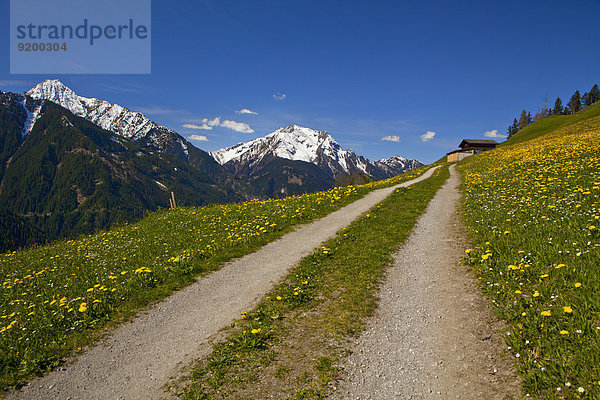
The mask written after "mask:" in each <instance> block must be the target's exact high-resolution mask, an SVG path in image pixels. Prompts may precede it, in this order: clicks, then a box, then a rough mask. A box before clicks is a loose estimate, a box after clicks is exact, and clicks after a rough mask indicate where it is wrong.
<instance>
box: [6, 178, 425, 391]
mask: <svg viewBox="0 0 600 400" xmlns="http://www.w3.org/2000/svg"><path fill="white" fill-rule="evenodd" d="M436 168H437V167H436ZM433 170H435V168H431V169H429V171H427V172H426V173H425V174H423V175H422V176H421V177H419V178H417V179H414V180H412V181H409V182H405V183H403V184H400V185H398V186H395V187H391V188H387V189H380V190H377V191H373V192H371V193H369V194H367V195H366V196H365V197H364V198H362V199H359V200H357V201H355V202H354V203H352V204H349V205H348V206H346V207H344V208H342V209H340V210H338V211H336V212H334V213H332V214H330V215H328V216H326V217H324V218H322V219H320V220H317V221H314V222H312V223H310V224H307V225H305V226H302V227H299V228H297V229H296V230H295V231H293V232H291V233H289V234H286V235H284V236H283V237H281V238H280V239H278V240H276V241H274V242H272V243H269V244H267V245H265V246H264V247H263V248H262V249H260V250H259V251H257V252H255V253H252V254H249V255H247V256H244V257H242V258H240V259H238V260H234V261H232V262H230V263H228V264H226V265H225V266H224V267H223V268H221V269H220V270H218V271H215V272H213V273H212V274H210V275H208V276H206V277H204V278H202V279H199V280H198V281H197V282H196V283H194V284H192V285H190V286H188V287H186V288H184V289H183V290H181V291H178V292H176V293H174V294H173V295H171V296H170V297H168V298H167V299H165V300H164V301H162V302H160V303H157V304H156V305H154V306H152V307H150V308H149V309H148V310H146V311H144V312H142V313H140V315H138V316H137V317H136V318H134V319H133V320H132V321H131V322H127V323H124V324H123V325H121V326H119V327H118V328H117V329H115V330H114V331H113V332H112V333H111V334H110V335H109V336H108V337H107V338H106V339H104V340H103V341H102V342H101V343H99V344H98V345H96V346H94V347H92V348H89V349H86V350H85V351H84V352H82V353H81V354H79V355H78V356H77V357H76V359H74V360H73V361H72V362H71V363H69V364H68V365H67V366H65V367H64V368H60V369H58V370H56V371H53V372H51V373H50V374H48V375H47V376H45V377H43V378H40V379H36V380H34V381H32V382H31V383H30V384H29V385H27V386H25V387H23V388H22V389H21V390H19V391H16V392H12V393H9V394H8V395H7V397H6V398H7V399H14V398H19V399H86V400H94V399H102V400H108V399H126V400H134V399H144V400H146V399H156V398H160V397H161V396H162V395H163V391H162V386H163V385H164V384H165V383H167V382H168V380H169V378H170V377H172V376H174V375H176V374H177V373H178V370H179V368H180V367H181V366H185V365H187V364H188V363H189V362H190V361H191V360H193V359H197V358H200V357H202V356H205V355H207V354H209V353H210V351H211V349H212V346H211V345H210V344H209V343H208V340H209V339H210V338H211V337H213V336H214V335H215V334H217V333H218V331H219V330H220V329H221V328H223V327H225V326H228V325H229V324H231V323H232V322H233V321H234V320H235V319H237V318H239V316H240V314H241V313H242V312H243V311H246V310H249V309H251V308H253V307H254V306H255V305H256V304H257V302H258V301H259V299H261V298H262V297H263V296H264V295H265V294H266V293H267V292H268V291H269V290H270V289H271V288H272V287H273V285H274V284H275V283H276V282H277V281H279V280H280V279H281V278H283V277H284V276H285V275H286V273H287V272H288V271H289V270H290V269H291V268H292V267H294V266H295V265H296V264H297V263H298V262H299V261H300V259H302V258H303V257H305V256H307V255H309V254H310V253H311V252H312V251H313V250H314V249H315V248H316V247H318V246H319V245H321V243H323V242H325V241H326V240H328V239H330V238H331V237H333V236H334V235H335V233H336V232H337V231H338V230H340V229H342V228H343V227H345V226H347V225H349V224H350V223H351V222H352V221H353V220H355V219H356V218H357V217H359V216H360V215H361V214H362V213H364V212H366V211H368V210H369V209H370V208H372V207H373V206H375V205H376V204H377V203H379V202H381V201H382V200H383V199H385V198H386V197H387V196H388V195H389V194H390V193H392V192H393V191H394V189H395V188H396V187H406V186H409V185H412V184H414V183H416V182H419V181H421V180H424V179H427V178H428V177H430V176H431V174H432V173H433Z"/></svg>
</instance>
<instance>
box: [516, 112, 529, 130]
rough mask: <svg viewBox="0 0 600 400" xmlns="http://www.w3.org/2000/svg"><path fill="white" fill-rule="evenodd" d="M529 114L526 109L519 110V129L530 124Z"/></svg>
mask: <svg viewBox="0 0 600 400" xmlns="http://www.w3.org/2000/svg"><path fill="white" fill-rule="evenodd" d="M530 120H531V114H529V113H528V112H527V111H526V110H523V111H521V116H520V117H519V130H521V129H523V128H525V127H526V126H527V125H529V124H530V122H529V121H530Z"/></svg>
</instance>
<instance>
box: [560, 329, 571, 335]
mask: <svg viewBox="0 0 600 400" xmlns="http://www.w3.org/2000/svg"><path fill="white" fill-rule="evenodd" d="M559 333H560V334H561V335H568V334H569V331H565V330H564V329H563V330H562V331H560V332H559Z"/></svg>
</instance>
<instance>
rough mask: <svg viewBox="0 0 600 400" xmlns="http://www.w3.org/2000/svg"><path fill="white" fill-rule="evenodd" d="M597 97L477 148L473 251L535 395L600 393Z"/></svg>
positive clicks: (471, 176) (469, 209) (472, 163)
mask: <svg viewBox="0 0 600 400" xmlns="http://www.w3.org/2000/svg"><path fill="white" fill-rule="evenodd" d="M598 114H600V104H596V105H594V106H592V107H589V108H588V109H586V110H585V111H583V112H581V113H578V114H575V115H572V116H560V117H551V118H547V119H544V120H541V121H539V122H536V123H535V124H532V125H531V126H530V127H528V128H525V129H523V130H522V131H521V132H520V133H519V134H518V135H517V136H515V137H514V138H512V139H511V140H509V141H508V143H506V144H505V145H504V146H502V147H499V148H498V149H496V150H493V151H489V152H486V153H482V154H480V155H477V156H473V157H470V158H468V159H466V160H465V161H464V162H463V163H462V167H461V168H462V170H463V172H464V178H465V184H464V194H465V198H464V215H465V219H466V221H467V224H468V226H469V227H470V229H471V233H472V242H473V249H467V250H466V254H467V259H468V262H469V263H470V265H472V266H473V267H474V270H475V271H476V273H477V275H478V277H479V279H480V280H481V286H482V288H483V290H484V292H486V293H487V294H488V295H489V296H490V297H491V298H492V300H493V304H494V306H495V308H496V312H497V314H498V315H499V316H500V317H501V318H503V319H505V320H506V321H507V322H508V328H507V330H506V332H505V340H506V343H507V350H508V351H509V352H510V353H512V354H513V355H514V357H515V358H514V361H515V365H516V367H517V369H518V371H519V373H520V374H521V376H522V378H523V385H524V392H525V393H527V394H528V395H530V396H531V397H532V398H540V399H553V398H560V399H562V398H568V399H573V398H584V397H585V398H600V297H599V296H598V293H600V233H599V229H598V227H599V226H600V210H599V202H598V200H599V197H600V116H598Z"/></svg>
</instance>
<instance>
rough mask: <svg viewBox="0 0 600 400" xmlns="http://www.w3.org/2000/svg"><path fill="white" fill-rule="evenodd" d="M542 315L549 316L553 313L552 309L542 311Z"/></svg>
mask: <svg viewBox="0 0 600 400" xmlns="http://www.w3.org/2000/svg"><path fill="white" fill-rule="evenodd" d="M540 315H541V316H542V317H549V316H550V315H552V313H551V312H550V311H542V312H541V313H540Z"/></svg>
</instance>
